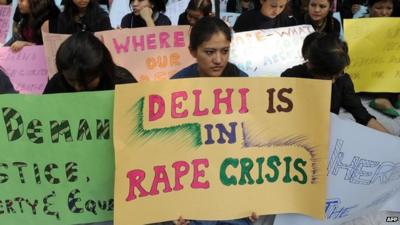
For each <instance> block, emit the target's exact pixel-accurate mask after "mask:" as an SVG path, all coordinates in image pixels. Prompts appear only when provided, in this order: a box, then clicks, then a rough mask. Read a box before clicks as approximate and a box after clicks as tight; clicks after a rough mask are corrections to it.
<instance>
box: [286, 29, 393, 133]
mask: <svg viewBox="0 0 400 225" xmlns="http://www.w3.org/2000/svg"><path fill="white" fill-rule="evenodd" d="M347 51H348V49H347V44H346V43H345V42H343V41H341V40H340V39H339V38H338V37H336V36H334V35H327V34H325V33H319V32H314V33H312V34H310V35H308V36H307V37H306V38H305V40H304V43H303V48H302V54H303V57H304V59H305V60H306V61H307V62H306V63H304V64H301V65H297V66H295V67H292V68H290V69H287V70H286V71H284V72H283V73H282V75H281V76H282V77H299V78H309V79H324V80H332V95H331V112H333V113H336V114H339V110H340V107H343V108H344V109H346V110H347V111H349V112H350V113H351V114H352V115H353V117H354V118H355V119H356V121H357V122H358V123H360V124H363V125H366V126H368V127H371V128H374V129H376V130H379V131H382V132H386V133H388V131H387V130H386V129H385V128H384V127H383V126H382V125H381V124H380V123H379V122H378V121H377V120H376V119H375V117H373V116H372V115H370V114H369V113H368V111H367V110H366V109H365V107H364V106H363V105H362V104H361V100H360V97H359V96H358V95H356V93H355V91H354V85H353V82H352V81H351V78H350V76H349V75H348V74H346V73H344V69H345V67H346V66H348V65H349V64H350V57H349V55H348V52H347Z"/></svg>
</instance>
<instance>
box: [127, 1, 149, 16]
mask: <svg viewBox="0 0 400 225" xmlns="http://www.w3.org/2000/svg"><path fill="white" fill-rule="evenodd" d="M146 7H149V8H151V7H152V5H151V3H150V1H149V0H132V1H131V8H132V12H133V13H134V14H135V15H136V16H139V15H140V10H142V9H143V8H146Z"/></svg>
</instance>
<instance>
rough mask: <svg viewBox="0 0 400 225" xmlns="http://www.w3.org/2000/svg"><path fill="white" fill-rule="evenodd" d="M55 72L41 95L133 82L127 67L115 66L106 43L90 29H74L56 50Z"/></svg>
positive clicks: (95, 88)
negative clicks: (76, 31)
mask: <svg viewBox="0 0 400 225" xmlns="http://www.w3.org/2000/svg"><path fill="white" fill-rule="evenodd" d="M56 65H57V70H58V73H56V74H55V75H54V76H53V77H52V78H51V79H50V81H49V83H47V86H46V88H45V90H44V93H45V94H49V93H65V92H79V91H102V90H113V89H114V87H115V85H116V84H124V83H136V80H135V78H133V76H132V74H131V73H129V71H128V70H126V69H124V68H122V67H120V66H117V65H115V63H114V61H113V60H112V57H111V54H110V52H109V51H108V49H107V48H106V46H105V45H104V44H103V43H102V42H101V41H100V40H99V39H98V38H97V37H95V36H94V35H93V34H92V33H90V32H87V31H86V32H78V33H75V34H73V35H71V36H70V37H69V38H68V39H67V40H65V41H64V42H63V43H62V44H61V46H60V48H59V49H58V51H57V55H56Z"/></svg>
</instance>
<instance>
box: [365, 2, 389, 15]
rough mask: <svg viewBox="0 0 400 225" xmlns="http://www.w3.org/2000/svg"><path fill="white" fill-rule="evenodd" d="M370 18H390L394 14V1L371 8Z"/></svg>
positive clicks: (378, 3)
mask: <svg viewBox="0 0 400 225" xmlns="http://www.w3.org/2000/svg"><path fill="white" fill-rule="evenodd" d="M369 13H370V17H389V16H391V15H392V13H393V2H392V1H380V2H377V3H375V4H374V5H372V7H370V8H369Z"/></svg>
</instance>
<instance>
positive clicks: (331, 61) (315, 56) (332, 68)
mask: <svg viewBox="0 0 400 225" xmlns="http://www.w3.org/2000/svg"><path fill="white" fill-rule="evenodd" d="M308 37H310V38H306V39H305V40H307V45H308V46H306V47H305V49H304V47H303V54H304V57H305V58H306V59H307V60H308V65H309V71H310V73H311V75H314V76H325V77H327V78H333V77H335V76H337V75H339V74H340V73H341V72H343V70H344V68H346V66H348V65H350V57H349V54H348V47H347V44H346V42H343V41H341V40H340V39H339V38H338V37H337V36H335V35H332V34H325V33H317V34H316V33H313V34H310V35H309V36H308ZM303 45H304V44H303Z"/></svg>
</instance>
